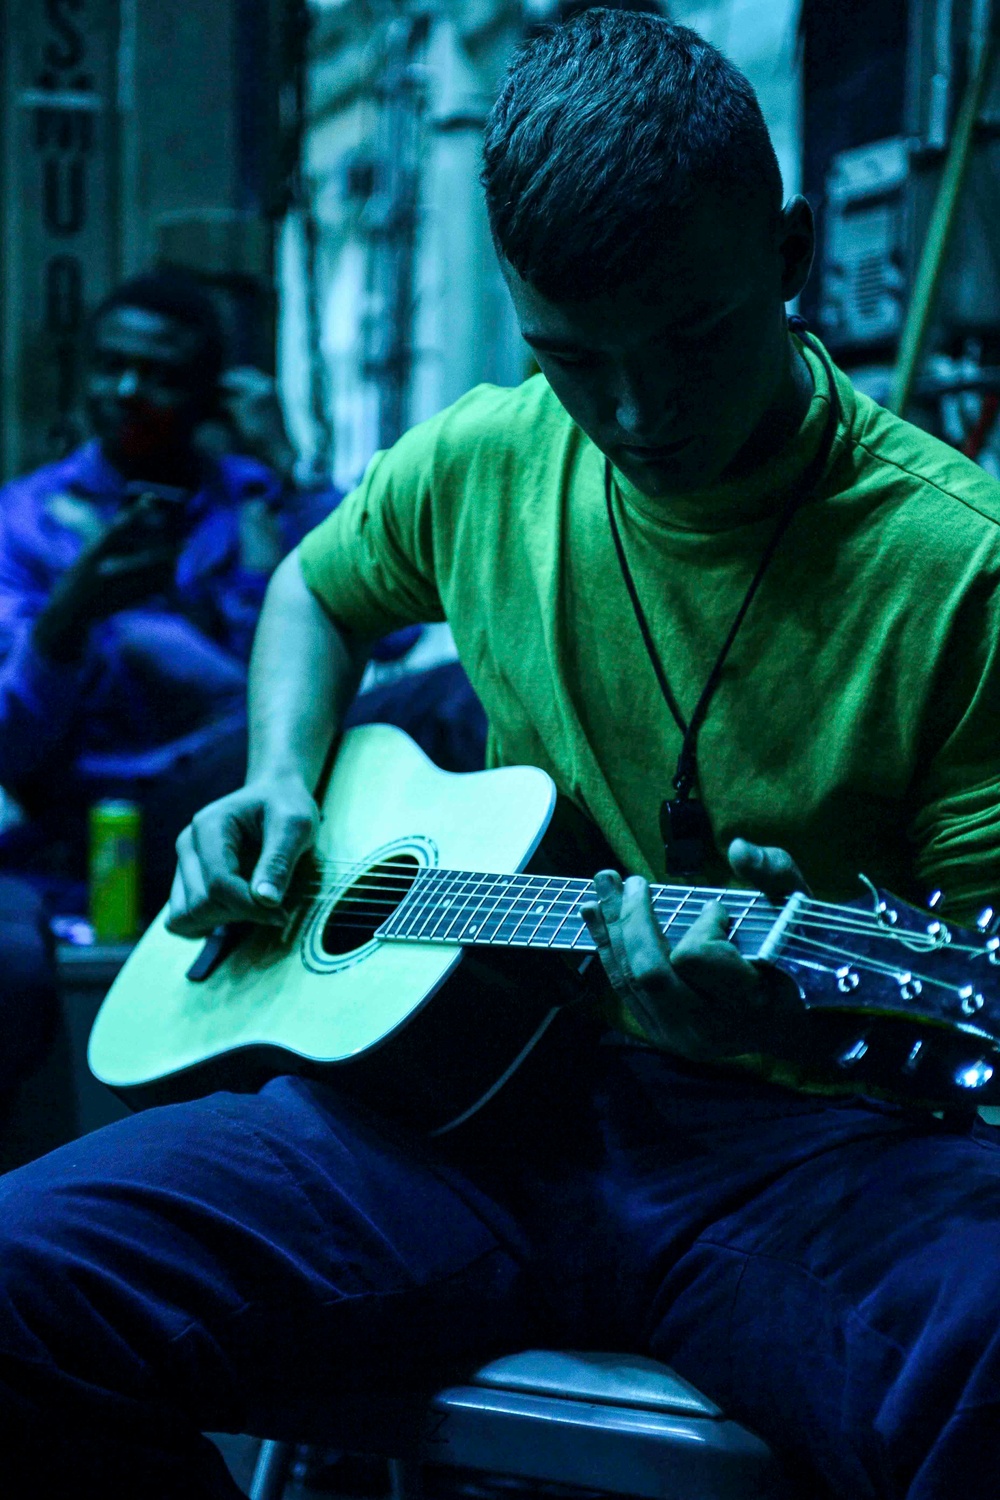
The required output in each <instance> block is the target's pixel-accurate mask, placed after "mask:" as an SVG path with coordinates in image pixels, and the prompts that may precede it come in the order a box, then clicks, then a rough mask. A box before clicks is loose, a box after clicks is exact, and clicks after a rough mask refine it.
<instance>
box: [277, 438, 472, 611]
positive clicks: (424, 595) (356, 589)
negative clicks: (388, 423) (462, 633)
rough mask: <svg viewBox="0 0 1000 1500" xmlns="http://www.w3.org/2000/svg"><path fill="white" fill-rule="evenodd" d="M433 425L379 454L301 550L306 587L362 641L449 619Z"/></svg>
mask: <svg viewBox="0 0 1000 1500" xmlns="http://www.w3.org/2000/svg"><path fill="white" fill-rule="evenodd" d="M433 429H434V423H433V421H432V422H430V423H423V424H422V425H421V426H420V427H416V428H414V429H412V431H410V432H408V433H407V434H406V435H405V436H404V437H402V438H401V439H400V440H399V442H398V443H396V444H395V445H394V447H392V448H390V449H388V450H386V451H384V452H381V453H376V455H375V457H374V458H373V459H372V461H371V463H370V464H369V465H368V468H367V470H366V472H365V476H364V478H363V479H362V481H361V483H360V485H359V486H358V488H357V489H356V490H354V491H352V493H351V494H349V495H348V496H347V498H346V499H345V500H344V501H343V502H342V504H340V505H339V506H338V507H337V509H336V510H335V511H334V512H333V513H332V514H331V515H330V516H328V517H327V518H326V520H325V521H323V522H322V523H321V524H320V525H319V526H317V527H316V528H315V530H313V531H311V532H310V533H309V535H308V536H307V537H306V538H305V539H304V540H303V541H302V542H301V543H300V545H299V558H300V561H301V564H302V571H303V575H304V577H305V580H306V583H307V584H308V586H309V588H310V589H312V591H313V593H314V594H315V595H316V596H317V598H318V599H320V601H321V602H322V603H323V604H324V605H325V607H326V608H327V609H328V610H329V612H330V614H331V615H332V617H333V618H334V619H335V620H336V621H337V622H338V623H339V624H341V625H342V626H343V627H344V628H345V629H346V630H347V631H349V632H350V633H351V634H353V635H357V636H359V637H361V638H362V639H371V638H372V637H374V636H381V635H386V634H387V633H388V632H389V631H392V630H398V629H399V628H400V627H401V626H404V625H416V624H422V623H426V622H429V621H437V620H443V619H444V611H443V608H442V604H441V597H440V593H439V590H438V582H437V575H438V561H439V555H440V548H441V540H440V536H439V529H440V528H439V523H438V520H437V518H436V516H435V509H436V507H435V498H436V497H435V493H434V486H433V483H432V478H433V475H434V451H433V450H434V437H433Z"/></svg>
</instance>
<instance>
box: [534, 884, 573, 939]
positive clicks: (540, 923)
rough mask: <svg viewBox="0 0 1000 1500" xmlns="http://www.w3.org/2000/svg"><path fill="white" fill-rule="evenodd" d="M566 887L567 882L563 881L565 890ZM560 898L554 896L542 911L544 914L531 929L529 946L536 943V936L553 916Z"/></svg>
mask: <svg viewBox="0 0 1000 1500" xmlns="http://www.w3.org/2000/svg"><path fill="white" fill-rule="evenodd" d="M565 889H566V882H565V881H563V890H565ZM561 894H562V892H560V895H561ZM558 900H559V897H558V896H554V897H553V898H552V900H551V901H550V902H549V904H548V906H547V907H546V908H545V910H544V911H543V912H542V915H541V916H540V917H539V919H538V921H537V922H536V923H535V925H534V927H533V928H532V930H531V936H530V937H529V938H528V947H529V948H530V947H531V945H532V944H533V943H534V941H535V939H536V937H537V936H538V934H539V932H540V931H541V929H542V927H543V926H544V925H545V923H546V922H547V921H548V920H549V918H550V917H551V916H552V908H553V906H554V905H555V903H556V902H557V901H558Z"/></svg>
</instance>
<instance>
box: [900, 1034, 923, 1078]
mask: <svg viewBox="0 0 1000 1500" xmlns="http://www.w3.org/2000/svg"><path fill="white" fill-rule="evenodd" d="M923 1046H924V1043H923V1039H922V1038H921V1039H920V1040H918V1041H916V1042H914V1043H913V1046H912V1047H911V1048H910V1055H909V1056H908V1057H907V1059H906V1061H905V1063H904V1064H903V1072H904V1073H915V1072H916V1071H917V1064H918V1063H919V1061H920V1054H921V1052H922V1051H923Z"/></svg>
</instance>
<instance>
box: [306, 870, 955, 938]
mask: <svg viewBox="0 0 1000 1500" xmlns="http://www.w3.org/2000/svg"><path fill="white" fill-rule="evenodd" d="M321 889H322V888H321ZM372 889H377V890H379V891H382V890H384V889H385V888H383V887H365V886H363V885H362V883H361V882H355V883H354V884H352V885H351V886H349V887H347V888H346V889H345V890H344V891H343V892H342V893H341V897H340V904H339V907H338V908H335V912H336V911H337V910H341V911H343V912H344V913H345V914H348V913H349V915H350V917H351V918H353V919H354V921H353V922H350V921H349V922H346V923H344V925H356V923H357V920H360V919H361V918H368V919H372V920H375V919H381V918H382V917H383V915H384V914H385V913H389V914H391V913H392V912H393V911H396V910H398V909H399V908H400V906H401V905H402V903H403V901H404V900H405V898H406V896H407V895H408V894H409V893H410V891H411V890H412V887H409V886H402V887H397V888H396V889H395V890H394V891H391V890H390V891H389V893H388V897H387V899H386V900H384V901H382V902H378V903H375V904H368V905H363V904H362V902H361V900H360V899H359V894H358V893H359V892H361V891H364V893H365V895H367V894H368V892H369V891H370V890H372ZM326 894H327V895H335V894H336V889H335V887H331V888H327V890H326ZM442 894H444V893H442ZM495 894H496V893H495V889H487V890H484V891H481V892H476V893H473V892H458V893H456V895H455V896H454V897H449V898H447V899H446V900H438V901H435V900H434V893H428V894H427V895H426V896H425V897H424V899H423V900H422V901H419V900H418V901H417V902H415V903H414V906H415V911H414V914H413V920H417V919H418V918H423V919H424V920H425V921H426V920H428V919H430V918H432V917H433V916H434V915H435V913H436V914H437V915H438V918H439V920H440V918H441V917H443V916H444V915H445V914H446V913H447V916H448V919H449V922H450V923H454V921H455V920H456V918H457V917H459V916H460V915H462V913H463V911H464V913H465V914H467V915H468V916H470V917H471V916H472V915H474V914H475V913H476V912H477V910H478V908H479V907H480V906H481V905H482V904H483V902H485V901H488V900H489V899H490V898H491V897H492V896H494V895H495ZM539 894H540V893H538V892H536V893H533V894H532V893H524V894H523V895H514V896H512V898H511V901H512V906H515V907H516V904H517V903H525V902H528V903H536V904H538V905H541V904H545V905H546V906H547V910H546V911H545V912H544V913H543V914H542V922H545V921H548V920H551V919H553V918H558V919H559V921H560V922H561V923H562V922H565V921H566V920H568V918H569V917H571V916H573V915H574V914H575V913H576V912H578V911H579V903H578V900H577V898H576V897H575V896H574V897H566V896H563V895H560V896H557V897H556V898H555V899H554V900H552V901H551V902H548V903H542V902H539V901H538V896H539ZM727 894H728V895H729V897H730V901H734V902H741V901H742V898H741V897H740V895H739V894H737V893H735V892H727ZM698 895H699V896H700V895H701V891H700V890H699V892H698ZM394 897H395V898H397V899H393V898H394ZM463 898H465V899H464V900H463ZM755 899H756V898H755ZM689 901H690V898H682V900H681V901H679V902H678V903H677V904H676V905H675V906H673V907H666V906H665V905H664V904H663V900H662V899H658V898H656V897H654V902H653V907H654V912H655V913H656V915H657V917H658V918H665V919H666V921H667V923H668V924H669V923H670V922H672V921H673V920H674V919H675V918H676V917H677V916H678V915H679V914H680V913H681V911H682V909H683V907H684V906H685V905H687V904H688V902H689ZM723 904H725V903H723ZM811 904H812V903H803V905H804V906H806V905H811ZM847 910H848V911H849V912H851V920H850V921H843V920H841V921H840V922H838V923H837V930H838V932H840V933H842V934H853V935H855V936H873V935H874V936H877V937H879V938H881V939H884V940H887V941H889V942H896V943H898V944H899V945H900V947H904V948H908V949H909V950H910V951H911V952H934V951H936V950H938V949H940V948H941V947H942V946H944V945H943V944H942V943H941V942H940V941H939V940H938V939H936V938H935V937H933V936H932V935H927V934H924V933H921V932H919V931H912V930H909V929H907V928H893V927H891V926H889V925H888V924H886V923H885V922H884V921H882V920H880V919H879V918H878V917H877V916H875V915H872V916H870V917H866V916H865V915H864V914H861V913H856V912H853V910H852V909H851V908H847ZM535 914H536V912H535V910H528V911H521V912H517V911H516V909H513V910H508V911H507V912H505V913H504V914H503V916H502V917H501V919H500V921H501V922H503V921H506V920H509V919H510V918H511V917H512V916H515V915H516V916H517V917H518V920H519V921H524V920H525V919H526V918H527V917H528V916H532V915H535ZM732 915H733V913H730V916H732ZM330 920H331V921H332V922H334V923H336V922H337V921H341V922H343V920H344V919H343V917H340V918H338V917H337V916H336V915H335V914H334V913H331V918H330ZM694 920H695V915H694V913H693V912H692V921H694ZM738 920H739V921H740V925H741V926H742V927H745V926H746V925H747V924H750V925H752V926H757V927H759V928H760V930H761V931H762V932H768V931H770V929H771V928H772V927H773V926H774V924H775V922H776V921H778V920H780V911H779V912H778V913H777V914H776V915H775V916H771V915H770V914H765V913H763V912H753V911H752V909H751V910H748V911H747V912H745V913H743V914H742V915H741V916H740V918H739V919H738ZM809 926H811V927H823V928H825V927H827V926H829V923H828V922H827V921H821V920H820V919H819V918H817V917H811V916H809V915H808V914H807V913H806V912H805V911H804V910H803V906H800V907H799V908H798V910H797V911H796V913H795V916H794V918H793V920H792V922H791V923H790V924H789V927H790V928H792V927H796V928H797V927H809ZM947 946H948V947H949V949H950V950H951V951H953V952H956V953H960V952H966V953H979V952H981V948H979V947H977V946H976V945H974V944H963V943H960V942H958V943H956V942H955V941H951V942H950V943H948V944H947Z"/></svg>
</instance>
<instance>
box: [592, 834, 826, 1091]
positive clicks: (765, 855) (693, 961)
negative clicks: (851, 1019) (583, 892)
mask: <svg viewBox="0 0 1000 1500" xmlns="http://www.w3.org/2000/svg"><path fill="white" fill-rule="evenodd" d="M729 862H730V865H731V866H732V869H733V871H734V873H735V874H736V875H737V877H738V878H740V879H741V880H743V881H746V882H747V883H748V884H750V885H753V886H754V887H756V888H757V889H759V890H762V891H764V893H765V894H766V895H767V896H769V897H770V899H771V900H772V901H776V902H777V901H780V900H781V899H782V898H783V897H784V896H787V895H789V894H790V893H791V892H792V891H794V890H805V889H806V885H805V882H804V880H803V879H802V876H801V875H800V873H799V871H798V870H797V868H796V866H795V864H794V862H793V861H792V859H791V857H790V856H789V855H788V854H786V853H785V852H784V851H783V850H781V849H764V848H761V847H760V846H759V845H756V844H750V843H747V841H746V840H744V839H735V840H734V841H733V843H732V844H731V845H730V847H729ZM594 894H595V897H596V900H595V901H593V902H590V903H588V904H587V905H585V906H584V907H583V908H582V915H583V919H584V921H585V922H586V924H587V928H588V931H589V932H590V935H591V937H592V938H593V939H594V943H595V945H596V947H597V951H598V954H599V955H600V958H601V962H602V964H603V965H604V969H605V972H606V973H607V976H608V978H609V980H610V981H611V984H612V986H613V988H614V990H615V993H616V994H617V996H618V998H619V999H620V1000H621V1001H622V1003H623V1004H624V1005H625V1007H626V1009H627V1010H628V1011H629V1012H630V1013H631V1015H632V1016H633V1018H634V1019H635V1020H636V1021H637V1022H638V1023H639V1025H640V1026H641V1028H642V1030H643V1032H644V1033H645V1034H646V1035H647V1036H648V1037H649V1039H650V1041H652V1042H654V1043H656V1044H657V1045H658V1046H661V1047H664V1048H666V1049H667V1050H669V1051H671V1052H675V1053H678V1054H679V1055H680V1056H682V1057H687V1058H689V1059H691V1060H692V1061H697V1062H708V1061H712V1060H713V1059H716V1058H722V1057H726V1056H737V1055H739V1054H740V1053H746V1052H759V1051H767V1050H769V1049H768V1045H767V1042H768V1038H769V1036H770V1035H771V1034H772V1032H773V1025H774V1021H775V1019H776V1015H777V1013H779V1012H780V1008H781V1007H780V1001H779V998H778V995H779V992H778V990H777V988H776V986H775V985H774V984H772V983H770V982H769V981H768V978H767V976H766V973H765V972H762V970H761V969H760V968H758V967H756V966H755V965H754V964H752V963H749V962H748V961H747V960H746V959H745V958H743V957H741V955H740V954H739V952H738V951H737V949H736V948H735V947H734V945H733V944H732V943H731V942H730V941H729V939H728V933H729V926H730V920H729V916H728V914H727V912H726V910H725V908H724V906H723V905H722V904H721V903H720V902H718V901H710V902H708V903H707V904H706V905H705V906H704V908H703V909H702V911H701V913H700V915H699V916H698V919H697V921H696V922H695V923H694V925H693V926H692V927H691V928H690V929H689V930H688V931H687V932H686V933H685V934H684V936H683V937H682V938H681V940H680V941H679V942H678V943H677V945H676V947H674V948H673V949H671V947H670V945H669V944H668V942H667V940H666V938H665V937H664V935H663V932H662V930H661V928H660V925H659V923H658V922H657V920H656V917H655V916H654V914H653V906H652V900H651V897H650V890H649V883H648V882H647V881H646V880H643V879H642V878H641V877H640V876H638V875H633V876H630V877H629V878H628V880H626V881H624V882H623V881H622V879H621V876H620V875H619V874H618V873H617V871H615V870H601V871H599V873H598V874H597V875H596V876H595V877H594Z"/></svg>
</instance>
